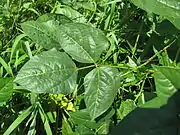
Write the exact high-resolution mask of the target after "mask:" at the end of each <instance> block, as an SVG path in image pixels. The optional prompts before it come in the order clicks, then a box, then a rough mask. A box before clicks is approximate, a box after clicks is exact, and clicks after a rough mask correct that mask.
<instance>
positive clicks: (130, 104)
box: [117, 99, 136, 119]
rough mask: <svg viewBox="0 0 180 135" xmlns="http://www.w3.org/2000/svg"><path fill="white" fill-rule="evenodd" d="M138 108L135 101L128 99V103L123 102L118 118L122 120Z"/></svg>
mask: <svg viewBox="0 0 180 135" xmlns="http://www.w3.org/2000/svg"><path fill="white" fill-rule="evenodd" d="M135 108H136V104H135V103H134V101H133V100H130V99H127V100H126V101H123V102H122V103H121V105H120V108H119V109H118V110H117V111H118V117H119V118H120V119H123V118H124V117H125V116H126V115H127V114H128V113H130V112H131V111H132V110H134V109H135Z"/></svg>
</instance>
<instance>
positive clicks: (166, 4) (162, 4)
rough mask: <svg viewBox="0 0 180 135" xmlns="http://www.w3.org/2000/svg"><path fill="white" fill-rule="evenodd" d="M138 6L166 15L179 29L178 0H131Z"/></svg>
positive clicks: (179, 7)
mask: <svg viewBox="0 0 180 135" xmlns="http://www.w3.org/2000/svg"><path fill="white" fill-rule="evenodd" d="M131 1H132V2H133V3H134V4H135V5H137V6H138V7H140V8H142V9H144V10H146V11H148V12H153V13H155V14H159V15H161V16H164V17H166V18H167V19H169V20H170V21H171V22H172V23H174V24H175V26H176V27H177V28H179V29H180V25H179V20H180V3H179V0H131Z"/></svg>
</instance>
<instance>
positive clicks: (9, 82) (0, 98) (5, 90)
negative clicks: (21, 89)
mask: <svg viewBox="0 0 180 135" xmlns="http://www.w3.org/2000/svg"><path fill="white" fill-rule="evenodd" d="M12 93H13V78H1V77H0V106H1V105H3V104H4V103H6V102H7V101H8V100H9V99H10V98H11V96H12Z"/></svg>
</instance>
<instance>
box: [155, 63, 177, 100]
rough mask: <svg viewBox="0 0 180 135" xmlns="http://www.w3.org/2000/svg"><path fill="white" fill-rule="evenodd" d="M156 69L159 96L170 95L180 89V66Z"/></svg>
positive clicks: (157, 67) (156, 67)
mask: <svg viewBox="0 0 180 135" xmlns="http://www.w3.org/2000/svg"><path fill="white" fill-rule="evenodd" d="M153 67H154V69H155V71H156V72H155V74H154V76H155V84H156V92H157V95H158V96H159V97H161V96H165V97H170V96H172V95H173V94H174V93H175V92H177V90H178V89H180V83H179V81H178V80H180V68H178V67H164V66H163V67H159V66H153Z"/></svg>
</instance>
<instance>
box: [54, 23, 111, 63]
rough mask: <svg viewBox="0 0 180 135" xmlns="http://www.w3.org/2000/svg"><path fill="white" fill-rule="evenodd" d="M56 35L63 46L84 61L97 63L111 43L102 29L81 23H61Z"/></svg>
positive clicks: (73, 55) (80, 60)
mask: <svg viewBox="0 0 180 135" xmlns="http://www.w3.org/2000/svg"><path fill="white" fill-rule="evenodd" d="M56 35H57V36H58V40H59V43H60V44H61V46H62V48H63V49H64V50H65V51H66V52H67V53H68V54H69V55H71V56H72V57H73V58H74V59H75V60H76V61H78V62H82V63H95V62H96V61H97V60H98V59H99V57H100V55H101V53H102V52H103V51H104V50H105V49H106V48H107V47H108V45H109V43H108V40H107V38H106V37H105V35H104V34H103V32H102V31H100V30H99V29H96V28H94V27H91V26H88V25H85V24H80V23H68V24H65V25H61V26H60V28H59V29H58V30H57V32H56Z"/></svg>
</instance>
